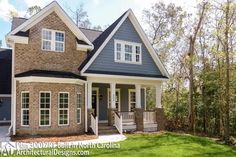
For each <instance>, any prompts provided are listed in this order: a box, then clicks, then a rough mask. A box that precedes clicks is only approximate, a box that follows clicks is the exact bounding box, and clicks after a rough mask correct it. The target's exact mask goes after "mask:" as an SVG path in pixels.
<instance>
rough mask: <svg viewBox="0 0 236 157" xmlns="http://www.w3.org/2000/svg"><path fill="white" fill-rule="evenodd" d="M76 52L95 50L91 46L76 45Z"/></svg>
mask: <svg viewBox="0 0 236 157" xmlns="http://www.w3.org/2000/svg"><path fill="white" fill-rule="evenodd" d="M76 50H82V51H83V50H93V46H91V45H82V44H76Z"/></svg>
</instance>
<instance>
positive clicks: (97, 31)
mask: <svg viewBox="0 0 236 157" xmlns="http://www.w3.org/2000/svg"><path fill="white" fill-rule="evenodd" d="M79 29H86V30H90V31H95V32H103V31H102V30H96V29H92V28H84V27H79Z"/></svg>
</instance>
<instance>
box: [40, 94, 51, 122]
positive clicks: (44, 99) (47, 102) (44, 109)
mask: <svg viewBox="0 0 236 157" xmlns="http://www.w3.org/2000/svg"><path fill="white" fill-rule="evenodd" d="M39 105H40V106H39V107H40V109H39V114H40V116H39V117H40V120H39V122H40V123H39V125H40V126H50V125H51V118H50V116H51V115H50V114H51V92H40V104H39Z"/></svg>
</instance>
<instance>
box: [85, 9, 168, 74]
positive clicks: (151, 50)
mask: <svg viewBox="0 0 236 157" xmlns="http://www.w3.org/2000/svg"><path fill="white" fill-rule="evenodd" d="M127 17H129V19H130V21H131V22H132V24H133V26H134V28H135V29H136V31H137V32H138V34H139V35H140V38H141V39H142V41H143V43H144V44H145V46H146V47H147V49H148V52H149V53H150V54H151V56H152V58H153V60H154V62H155V63H156V65H157V67H158V68H159V69H160V71H161V73H162V74H163V75H164V76H167V77H169V74H168V72H167V71H166V69H165V67H164V65H163V64H162V63H161V61H160V59H159V57H158V55H157V54H156V51H155V50H154V48H153V47H152V45H151V43H150V41H149V40H148V38H147V36H146V35H145V33H144V31H143V29H142V27H141V26H140V24H139V23H138V20H137V19H136V17H135V15H134V13H133V12H132V10H131V9H129V10H128V11H127V13H126V14H125V15H124V16H123V18H122V19H121V20H120V22H119V23H118V24H117V25H116V27H115V28H114V29H113V31H112V32H111V33H110V35H109V36H108V37H107V38H106V40H105V41H104V42H103V44H102V45H101V46H100V47H99V49H98V50H97V51H96V53H95V54H94V55H93V57H92V58H91V59H90V60H89V61H88V63H87V64H86V65H85V66H84V67H83V69H82V70H81V74H82V75H83V74H84V72H85V71H86V70H87V69H88V67H89V66H90V65H91V64H92V63H93V61H94V60H95V59H96V58H97V56H98V55H99V54H100V52H101V51H102V50H103V48H104V47H105V45H106V44H107V43H108V42H109V41H110V39H111V38H112V37H113V35H114V34H115V33H116V32H117V30H118V29H119V28H120V26H121V24H122V23H123V22H124V21H125V20H126V18H127Z"/></svg>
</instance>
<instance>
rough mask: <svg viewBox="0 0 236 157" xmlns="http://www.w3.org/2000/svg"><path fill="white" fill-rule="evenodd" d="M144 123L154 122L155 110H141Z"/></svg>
mask: <svg viewBox="0 0 236 157" xmlns="http://www.w3.org/2000/svg"><path fill="white" fill-rule="evenodd" d="M143 120H144V123H156V112H155V111H144V112H143Z"/></svg>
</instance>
